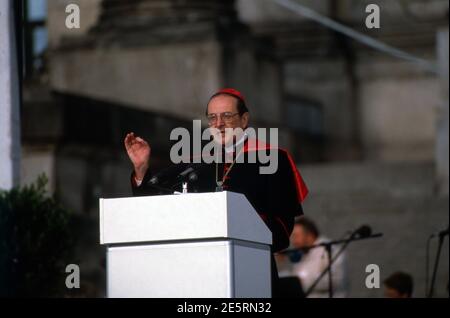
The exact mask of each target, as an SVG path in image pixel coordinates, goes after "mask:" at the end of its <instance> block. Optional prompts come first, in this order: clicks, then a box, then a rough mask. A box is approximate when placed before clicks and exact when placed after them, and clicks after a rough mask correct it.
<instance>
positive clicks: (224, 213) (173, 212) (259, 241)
mask: <svg viewBox="0 0 450 318" xmlns="http://www.w3.org/2000/svg"><path fill="white" fill-rule="evenodd" d="M100 243H101V244H104V245H106V246H107V296H108V297H168V298H228V297H242V298H253V297H255V298H259V297H260V298H265V297H271V270H270V266H271V265H270V244H271V243H272V234H271V232H270V230H269V229H268V228H267V227H266V225H265V223H264V222H263V220H262V219H261V218H260V217H259V215H258V214H257V213H256V211H255V210H254V209H253V207H252V206H251V204H250V203H249V202H248V201H247V199H246V198H245V196H244V195H242V194H238V193H233V192H217V193H188V194H181V195H164V196H149V197H132V198H117V199H100Z"/></svg>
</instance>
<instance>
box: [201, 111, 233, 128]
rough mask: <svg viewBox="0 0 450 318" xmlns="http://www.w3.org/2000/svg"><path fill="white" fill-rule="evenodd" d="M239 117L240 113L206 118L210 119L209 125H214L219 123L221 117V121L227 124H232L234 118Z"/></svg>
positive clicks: (212, 115)
mask: <svg viewBox="0 0 450 318" xmlns="http://www.w3.org/2000/svg"><path fill="white" fill-rule="evenodd" d="M236 115H239V113H220V114H209V115H208V116H206V118H208V124H210V125H214V124H215V123H217V118H218V116H220V120H221V121H223V122H224V123H226V124H229V123H231V121H232V120H233V117H234V116H236Z"/></svg>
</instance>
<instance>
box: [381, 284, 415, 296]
mask: <svg viewBox="0 0 450 318" xmlns="http://www.w3.org/2000/svg"><path fill="white" fill-rule="evenodd" d="M384 296H385V297H386V298H408V297H409V296H408V295H407V294H401V293H400V292H399V291H398V290H397V289H394V288H389V287H387V286H385V289H384Z"/></svg>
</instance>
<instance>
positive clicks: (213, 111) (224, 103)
mask: <svg viewBox="0 0 450 318" xmlns="http://www.w3.org/2000/svg"><path fill="white" fill-rule="evenodd" d="M208 116H209V117H211V116H213V117H214V118H215V119H216V120H215V121H210V122H209V126H210V127H211V128H216V129H218V130H219V131H220V136H216V138H215V140H216V141H217V142H219V143H221V144H223V145H229V144H231V143H232V142H233V134H227V135H226V134H225V129H226V128H233V129H236V128H241V129H242V130H244V129H246V128H247V125H248V116H249V114H248V113H245V114H243V115H242V116H240V115H239V112H238V108H237V100H236V98H234V97H233V96H228V95H219V96H216V97H214V98H213V99H211V101H210V102H209V104H208Z"/></svg>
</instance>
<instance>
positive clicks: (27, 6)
mask: <svg viewBox="0 0 450 318" xmlns="http://www.w3.org/2000/svg"><path fill="white" fill-rule="evenodd" d="M46 20H47V0H24V25H23V34H24V46H23V47H24V52H23V55H24V56H23V57H24V61H25V65H24V66H25V67H24V73H25V74H24V75H25V77H31V76H33V75H34V74H36V73H39V72H40V71H41V70H42V68H43V67H44V53H45V50H46V49H47V46H48V34H47V27H46Z"/></svg>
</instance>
